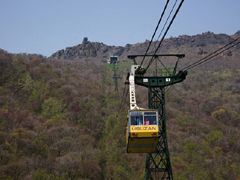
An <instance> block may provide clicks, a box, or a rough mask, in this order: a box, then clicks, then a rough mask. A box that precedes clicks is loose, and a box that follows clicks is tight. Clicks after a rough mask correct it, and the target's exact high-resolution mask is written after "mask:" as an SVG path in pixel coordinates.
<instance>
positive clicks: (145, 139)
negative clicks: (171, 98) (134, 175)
mask: <svg viewBox="0 0 240 180" xmlns="http://www.w3.org/2000/svg"><path fill="white" fill-rule="evenodd" d="M138 68H139V65H133V66H132V67H131V72H130V74H129V78H128V80H129V93H130V110H129V111H128V119H127V127H126V144H127V152H128V153H153V152H155V149H156V145H157V142H158V138H159V134H160V133H159V126H158V123H159V122H158V110H156V109H143V108H140V107H138V106H137V103H136V96H135V71H136V69H138Z"/></svg>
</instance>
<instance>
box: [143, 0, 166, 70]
mask: <svg viewBox="0 0 240 180" xmlns="http://www.w3.org/2000/svg"><path fill="white" fill-rule="evenodd" d="M168 3H169V0H167V2H166V4H165V7H164V10H163V12H162V15H161V17H160V19H159V21H158V24H157V26H156V28H155V31H154V33H153V35H152V39H151V41H150V43H149V45H148V48H147V50H146V53H145V55H144V57H143V59H142V62H141V64H140V66H142V64H143V61H144V59H145V56H146V55H147V52H148V50H149V48H150V46H151V44H152V41H153V38H154V36H155V34H156V32H157V29H158V27H159V24H160V22H161V21H162V17H163V15H164V13H165V10H166V9H167V6H168Z"/></svg>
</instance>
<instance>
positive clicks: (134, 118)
mask: <svg viewBox="0 0 240 180" xmlns="http://www.w3.org/2000/svg"><path fill="white" fill-rule="evenodd" d="M131 125H143V116H142V115H131Z"/></svg>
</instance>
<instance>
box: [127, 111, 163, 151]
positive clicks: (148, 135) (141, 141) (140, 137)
mask: <svg viewBox="0 0 240 180" xmlns="http://www.w3.org/2000/svg"><path fill="white" fill-rule="evenodd" d="M126 133H127V134H126V142H127V152H128V153H153V152H155V149H156V146H157V143H158V139H159V134H160V132H159V128H158V111H157V110H154V109H145V110H143V109H141V110H129V111H128V123H127V131H126Z"/></svg>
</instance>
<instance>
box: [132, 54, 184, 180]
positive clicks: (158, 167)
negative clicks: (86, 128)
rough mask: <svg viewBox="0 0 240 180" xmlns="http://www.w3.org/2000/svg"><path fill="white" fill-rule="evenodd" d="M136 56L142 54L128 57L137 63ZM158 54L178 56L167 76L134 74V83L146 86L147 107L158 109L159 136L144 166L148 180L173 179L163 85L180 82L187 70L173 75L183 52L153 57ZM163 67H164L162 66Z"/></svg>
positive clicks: (146, 179) (156, 58)
mask: <svg viewBox="0 0 240 180" xmlns="http://www.w3.org/2000/svg"><path fill="white" fill-rule="evenodd" d="M138 56H143V55H132V56H128V58H129V59H132V60H133V61H134V64H137V63H136V60H135V58H136V57H138ZM147 56H151V55H147ZM159 56H176V57H178V60H177V62H176V64H175V67H174V69H173V72H172V73H169V76H162V77H157V76H155V77H143V76H136V77H135V84H138V85H140V86H144V87H147V88H148V108H149V109H158V111H159V129H160V138H159V141H158V144H157V147H156V151H155V153H147V156H146V167H145V180H149V179H151V180H155V179H169V180H173V174H172V167H171V162H170V154H169V150H168V143H167V133H166V132H167V130H166V111H165V87H166V86H170V85H173V84H176V83H179V82H182V81H183V80H184V79H185V78H186V75H187V72H179V73H178V74H177V75H175V73H176V68H177V64H178V61H179V59H180V58H183V57H184V56H185V55H184V54H162V55H155V56H154V59H155V60H159V59H158V57H159ZM159 61H160V60H159ZM160 62H161V61H160ZM161 64H162V62H161ZM162 65H163V64H162ZM163 66H164V65H163ZM164 68H166V67H165V66H164ZM156 71H157V70H156Z"/></svg>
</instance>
